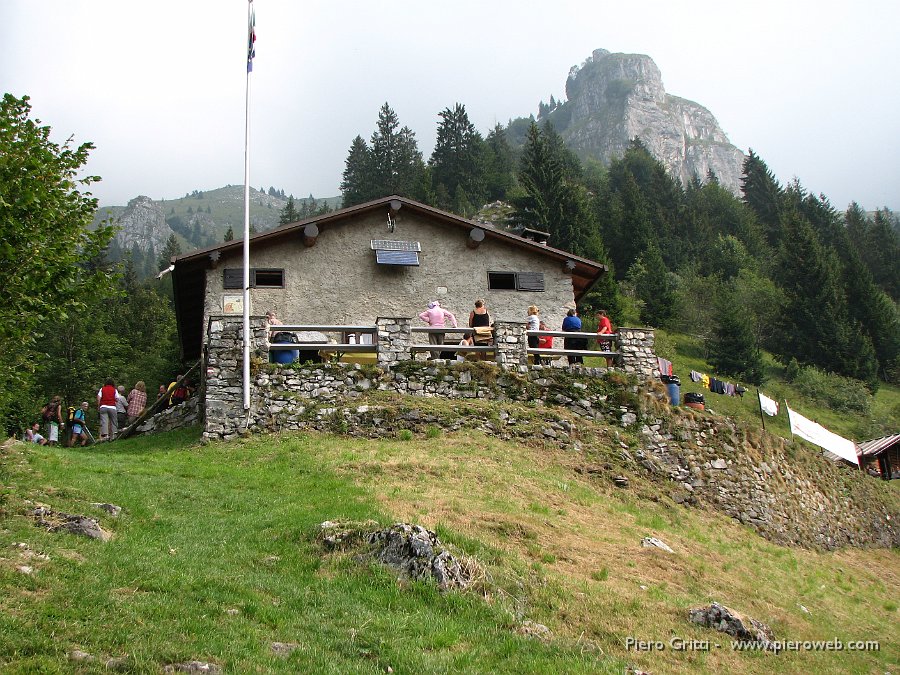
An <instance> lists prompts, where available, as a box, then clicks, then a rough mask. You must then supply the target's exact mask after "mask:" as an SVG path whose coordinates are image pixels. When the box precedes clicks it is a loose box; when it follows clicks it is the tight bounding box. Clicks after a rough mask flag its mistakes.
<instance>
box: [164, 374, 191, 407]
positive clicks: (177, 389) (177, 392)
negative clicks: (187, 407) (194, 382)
mask: <svg viewBox="0 0 900 675" xmlns="http://www.w3.org/2000/svg"><path fill="white" fill-rule="evenodd" d="M166 391H167V392H168V393H169V407H170V408H171V407H172V406H173V405H178V404H179V403H182V402H183V401H184V400H185V399H186V398H187V397H188V396H190V395H191V388H190V387H189V386H188V383H187V380H185V379H184V375H180V374H179V375H178V376H177V377H176V378H175V381H174V382H172V383H171V384H169V388H168V389H167V390H166Z"/></svg>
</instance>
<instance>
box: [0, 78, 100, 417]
mask: <svg viewBox="0 0 900 675" xmlns="http://www.w3.org/2000/svg"><path fill="white" fill-rule="evenodd" d="M30 113H31V105H30V103H29V99H28V97H27V96H26V97H23V98H21V99H18V98H16V97H14V96H12V95H11V94H5V95H4V96H3V100H2V104H0V232H2V236H0V279H2V280H3V293H2V296H0V350H2V352H3V355H4V358H3V359H2V361H0V410H4V409H6V408H7V407H8V406H9V405H10V404H11V402H12V401H13V400H14V399H16V398H22V397H25V396H27V395H26V394H25V392H27V391H29V389H30V387H31V384H32V382H33V373H34V368H35V366H36V361H37V358H40V353H41V350H40V348H39V345H40V344H41V340H42V336H43V335H44V333H45V332H47V331H48V330H50V329H51V328H52V326H54V325H56V324H58V323H64V322H66V321H69V320H72V319H73V317H76V316H78V315H79V314H81V313H83V312H85V311H86V308H87V302H88V298H91V297H103V296H104V295H105V294H107V293H108V292H109V289H110V283H109V277H108V275H107V272H106V270H104V269H102V268H98V267H91V266H90V265H89V264H87V263H86V261H89V260H91V259H94V258H96V257H97V256H99V254H100V252H101V251H102V249H103V248H104V247H105V246H106V245H107V243H108V242H109V241H110V239H111V238H112V236H113V230H112V228H111V227H108V226H101V227H98V228H97V229H93V230H92V229H90V228H89V226H90V224H91V222H92V219H93V215H94V211H95V210H96V208H97V201H96V199H94V198H93V197H91V195H90V193H89V192H82V191H81V190H82V189H84V188H86V187H87V186H89V185H90V184H91V183H92V182H93V181H95V180H97V178H96V177H94V176H86V177H79V172H80V170H81V168H82V167H83V166H84V164H85V162H86V161H87V158H88V153H89V151H90V150H91V149H92V148H93V146H92V145H91V144H90V143H84V144H82V145H80V146H78V147H73V146H72V144H71V139H70V140H69V141H67V142H66V143H64V144H62V145H58V144H57V143H54V142H53V141H51V140H50V131H51V129H50V127H47V126H40V121H39V120H33V119H31V118H30Z"/></svg>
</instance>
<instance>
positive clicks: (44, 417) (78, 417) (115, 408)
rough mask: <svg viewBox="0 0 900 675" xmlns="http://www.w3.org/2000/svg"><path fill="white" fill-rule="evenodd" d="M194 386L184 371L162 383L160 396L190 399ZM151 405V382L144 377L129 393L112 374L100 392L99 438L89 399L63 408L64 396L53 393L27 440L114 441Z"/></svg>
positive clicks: (52, 442)
mask: <svg viewBox="0 0 900 675" xmlns="http://www.w3.org/2000/svg"><path fill="white" fill-rule="evenodd" d="M192 391H193V389H192V388H191V387H190V385H189V384H188V382H187V380H186V379H184V377H183V376H182V375H178V376H177V377H176V378H175V379H174V380H173V381H172V382H171V383H169V386H168V387H167V386H166V385H164V384H161V385H159V391H158V392H157V394H156V399H157V401H159V400H160V399H162V398H166V399H167V402H166V405H167V406H174V405H178V404H179V403H182V402H183V401H184V400H185V399H187V398H188V397H189V396H190V395H191V392H192ZM146 407H147V386H146V385H145V384H144V381H143V380H139V381H138V382H137V383H135V385H134V387H133V388H132V389H131V391H130V392H129V393H128V394H127V395H126V394H125V386H124V385H121V384H120V385H118V386H116V383H115V381H114V380H113V379H112V378H108V379H107V380H106V382H104V384H103V386H102V387H100V390H99V391H98V392H97V414H98V418H99V420H100V434H99V436H98V437H97V438H95V437H94V435H93V434H92V433H91V430H90V428H89V427H88V424H87V413H88V410H89V408H90V403H89V402H88V401H82V402H81V405H80V406H77V407H76V406H69V407H68V408H66V409H65V412H64V411H63V403H62V398H61V397H60V396H53V397H52V398H51V399H50V400H49V401H48V402H47V404H46V405H45V406H43V407H42V408H41V412H40V415H41V422H43V425H44V426H43V431H44V432H45V433H44V434H42V433H41V431H42V428H41V422H35V423H33V424H32V425H31V427H30V428H28V429H26V431H25V440H27V441H29V442H31V443H37V444H38V445H56V444H57V443H64V444H65V445H66V446H68V447H72V446H74V445H76V444H78V445H82V446H84V445H87V444H88V442H89V441H90V442H104V441H112V440H114V439H115V438H116V436H118V434H119V431H120V430H121V429H124V428H125V427H127V426H130V425H131V424H133V423H134V422H135V421H136V420H137V419H138V418H139V417H140V416H141V414H142V413H143V412H144V409H145V408H146Z"/></svg>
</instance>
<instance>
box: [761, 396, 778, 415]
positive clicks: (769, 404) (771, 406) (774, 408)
mask: <svg viewBox="0 0 900 675" xmlns="http://www.w3.org/2000/svg"><path fill="white" fill-rule="evenodd" d="M757 393H758V394H759V407H760V408H761V409H762V411H763V412H764V413H766V415H768V416H769V417H775V416H776V415H778V401H773V400H772V399H771V398H769V397H768V396H766V395H765V394H763V393H762V392H757Z"/></svg>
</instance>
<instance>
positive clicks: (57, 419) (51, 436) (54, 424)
mask: <svg viewBox="0 0 900 675" xmlns="http://www.w3.org/2000/svg"><path fill="white" fill-rule="evenodd" d="M41 417H42V418H43V420H44V422H46V424H47V444H48V445H56V444H57V443H59V428H60V426H62V424H63V418H62V402H61V400H60V397H59V396H54V397H53V398H51V399H50V402H49V403H47V405H45V406H44V407H43V408H41Z"/></svg>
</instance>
